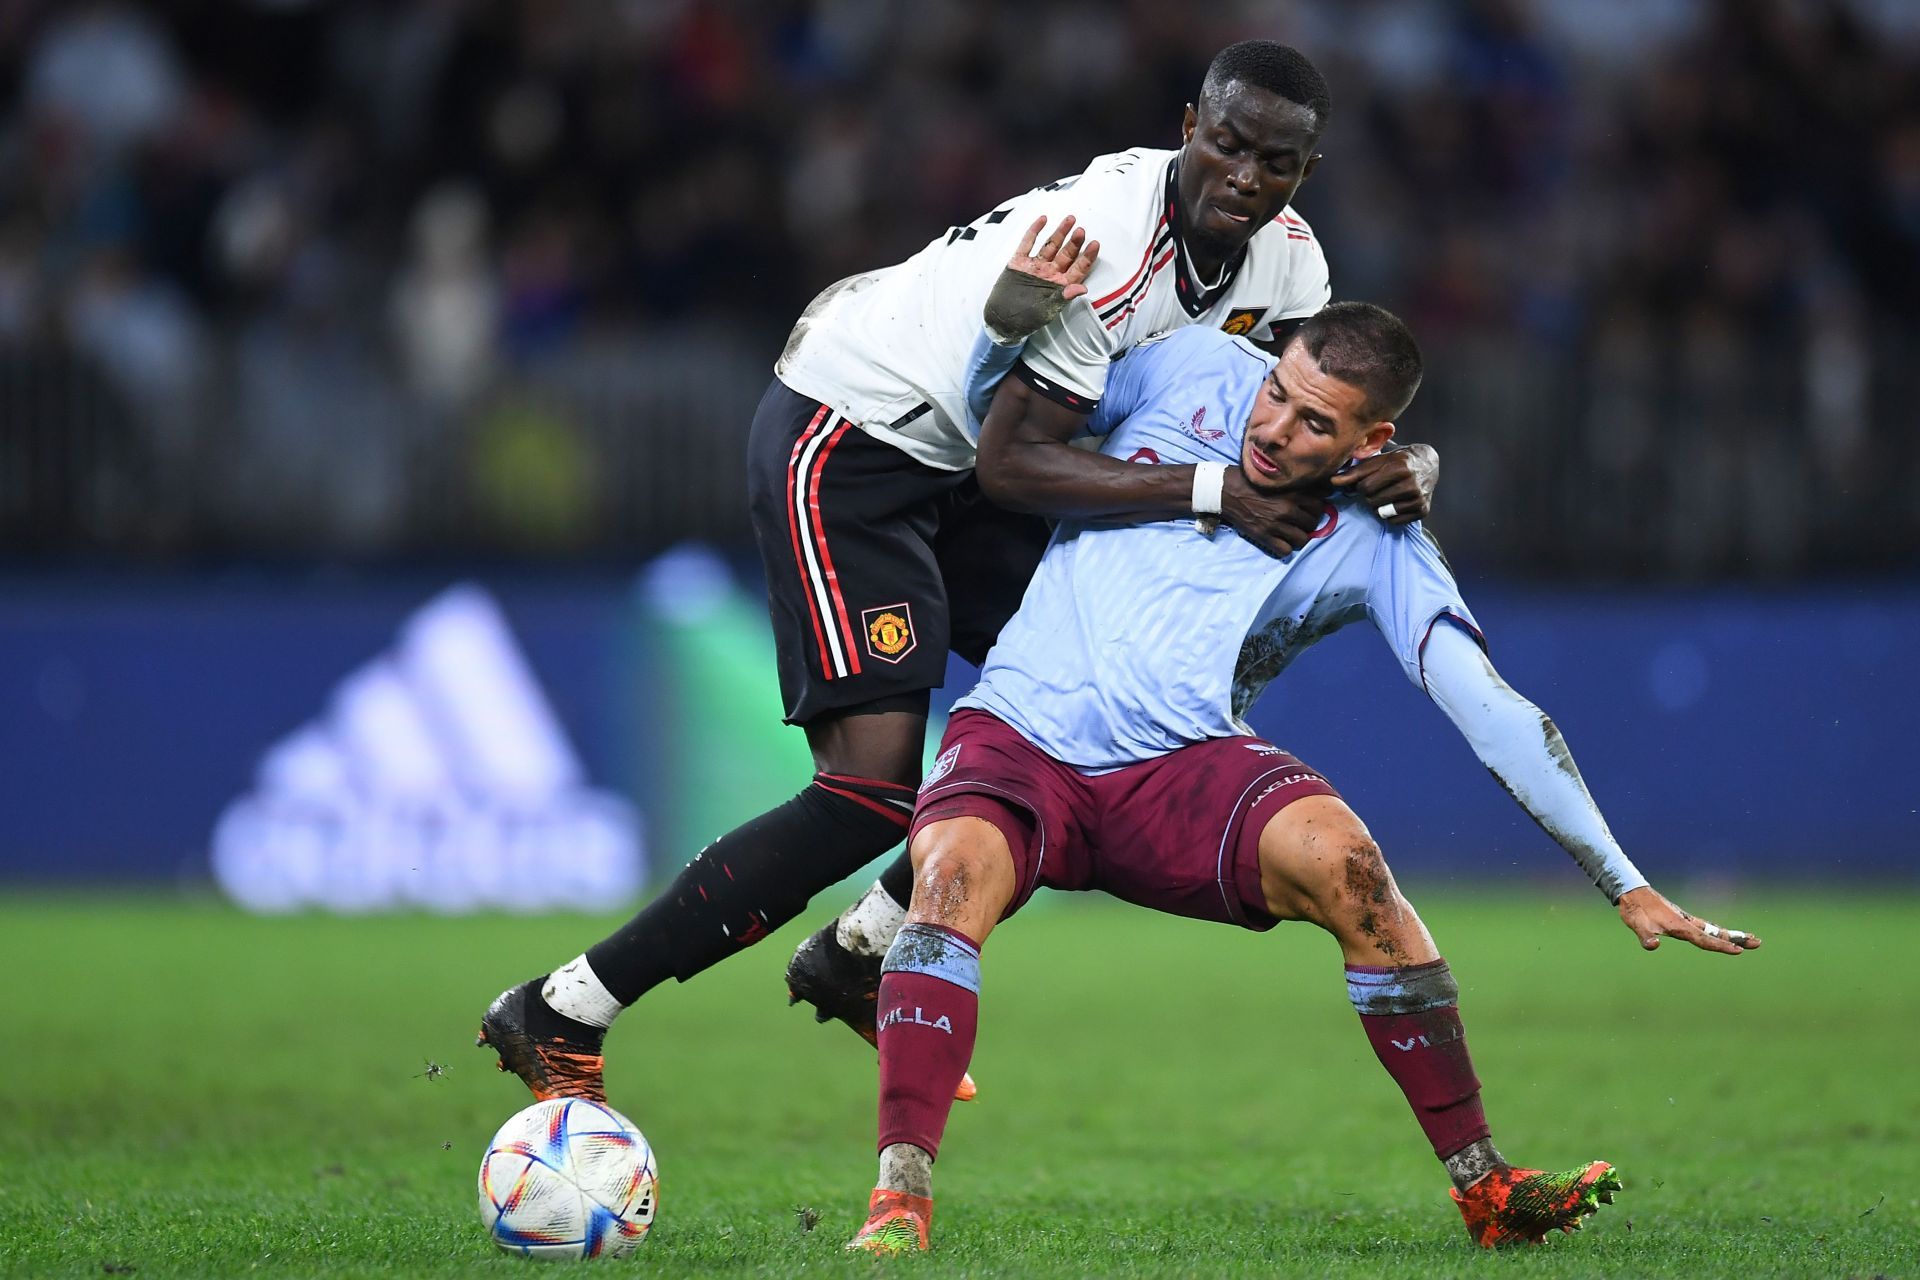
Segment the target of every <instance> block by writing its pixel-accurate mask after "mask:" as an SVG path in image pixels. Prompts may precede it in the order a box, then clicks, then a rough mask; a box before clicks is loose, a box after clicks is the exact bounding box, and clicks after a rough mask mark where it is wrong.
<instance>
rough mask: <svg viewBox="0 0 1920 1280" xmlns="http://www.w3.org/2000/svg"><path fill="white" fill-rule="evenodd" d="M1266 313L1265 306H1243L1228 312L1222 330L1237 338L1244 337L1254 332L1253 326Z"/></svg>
mask: <svg viewBox="0 0 1920 1280" xmlns="http://www.w3.org/2000/svg"><path fill="white" fill-rule="evenodd" d="M1265 314H1267V309H1266V308H1265V307H1241V308H1239V309H1238V310H1236V311H1231V312H1228V313H1227V319H1226V323H1224V324H1222V325H1221V326H1220V330H1221V332H1223V333H1230V334H1232V335H1233V336H1234V337H1236V338H1238V337H1244V336H1245V335H1246V334H1249V333H1252V332H1253V326H1255V325H1257V324H1259V323H1260V317H1261V316H1263V315H1265Z"/></svg>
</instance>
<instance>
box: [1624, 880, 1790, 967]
mask: <svg viewBox="0 0 1920 1280" xmlns="http://www.w3.org/2000/svg"><path fill="white" fill-rule="evenodd" d="M1620 919H1621V920H1623V921H1625V922H1626V926H1627V928H1629V929H1631V930H1633V932H1634V936H1635V937H1637V938H1639V939H1640V945H1641V946H1643V947H1645V948H1646V949H1647V950H1649V951H1652V950H1654V949H1655V948H1657V947H1658V946H1659V945H1660V939H1661V938H1678V939H1680V940H1681V941H1682V942H1691V943H1692V944H1693V945H1694V946H1696V947H1699V948H1700V949H1701V950H1702V951H1718V952H1721V953H1723V954H1725V955H1730V956H1737V955H1739V954H1740V953H1741V952H1742V951H1752V950H1753V949H1754V948H1755V947H1758V946H1759V945H1760V939H1759V938H1757V937H1755V936H1754V935H1753V934H1751V933H1747V932H1746V931H1745V930H1742V929H1723V928H1721V927H1720V926H1719V925H1717V924H1712V923H1709V922H1708V921H1705V920H1701V919H1698V918H1696V917H1694V916H1690V915H1688V914H1687V913H1686V912H1684V911H1682V910H1681V909H1680V908H1679V907H1677V906H1675V905H1674V904H1673V903H1671V902H1668V901H1667V900H1666V898H1664V897H1663V896H1661V894H1660V893H1659V892H1658V891H1657V890H1655V889H1654V888H1653V887H1652V886H1651V885H1645V886H1642V887H1641V888H1638V889H1631V890H1628V891H1627V892H1626V893H1623V894H1621V895H1620Z"/></svg>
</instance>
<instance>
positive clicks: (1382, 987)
mask: <svg viewBox="0 0 1920 1280" xmlns="http://www.w3.org/2000/svg"><path fill="white" fill-rule="evenodd" d="M1347 992H1348V995H1349V996H1350V997H1351V998H1352V1000H1353V1007H1354V1008H1355V1009H1356V1010H1357V1011H1358V1012H1359V1014H1360V1025H1361V1026H1362V1027H1363V1028H1365V1029H1366V1033H1367V1040H1368V1041H1369V1042H1370V1043H1371V1044H1372V1045H1373V1051H1374V1053H1375V1054H1376V1055H1377V1056H1378V1057H1379V1059H1380V1065H1381V1066H1383V1067H1385V1068H1386V1069H1387V1074H1388V1075H1390V1076H1392V1077H1393V1082H1394V1083H1395V1084H1397V1085H1399V1086H1400V1092H1402V1093H1404V1094H1406V1095H1407V1105H1408V1106H1410V1107H1412V1108H1413V1115H1414V1118H1415V1119H1417V1120H1418V1121H1419V1122H1420V1127H1421V1128H1422V1129H1424V1130H1425V1131H1426V1134H1427V1140H1428V1141H1429V1142H1431V1143H1433V1153H1434V1154H1435V1155H1437V1156H1439V1157H1440V1158H1441V1159H1442V1160H1445V1159H1446V1158H1447V1157H1448V1156H1450V1155H1453V1154H1454V1153H1455V1152H1457V1151H1459V1150H1461V1149H1462V1148H1464V1147H1466V1146H1468V1145H1469V1144H1471V1143H1474V1142H1477V1141H1479V1140H1480V1139H1481V1138H1485V1137H1488V1136H1490V1132H1491V1131H1490V1130H1489V1129H1488V1128H1487V1114H1486V1111H1485V1109H1484V1108H1482V1107H1481V1105H1480V1080H1479V1078H1478V1077H1476V1076H1475V1075H1474V1074H1473V1059H1472V1057H1471V1056H1469V1055H1468V1053H1467V1032H1466V1028H1465V1027H1463V1026H1462V1025H1461V1023H1460V1010H1459V1007H1458V1000H1459V988H1458V987H1457V986H1456V985H1455V984H1454V981H1453V975H1452V973H1451V972H1449V971H1448V969H1447V962H1446V961H1445V960H1435V961H1433V962H1432V963H1431V964H1423V965H1412V966H1409V967H1406V968H1377V967H1374V966H1371V965H1348V966H1347Z"/></svg>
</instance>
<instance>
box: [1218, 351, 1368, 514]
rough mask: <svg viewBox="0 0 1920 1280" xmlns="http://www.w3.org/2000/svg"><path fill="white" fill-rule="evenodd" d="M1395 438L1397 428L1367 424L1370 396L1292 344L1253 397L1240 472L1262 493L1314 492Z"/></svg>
mask: <svg viewBox="0 0 1920 1280" xmlns="http://www.w3.org/2000/svg"><path fill="white" fill-rule="evenodd" d="M1392 438H1393V424H1392V423H1391V422H1375V421H1373V420H1372V419H1370V418H1369V417H1368V416H1367V393H1366V392H1364V391H1362V390H1361V389H1360V388H1359V387H1356V386H1354V385H1353V384H1352V383H1351V382H1343V381H1341V380H1340V379H1339V378H1336V377H1334V376H1332V375H1331V374H1327V373H1323V372H1321V370H1320V366H1319V365H1318V364H1316V363H1315V362H1314V360H1313V357H1311V356H1309V355H1308V354H1307V348H1306V345H1305V344H1304V343H1300V342H1291V343H1288V344H1287V349H1286V351H1285V352H1283V353H1282V354H1281V356H1280V363H1278V364H1276V365H1274V366H1273V372H1271V373H1269V374H1268V375H1267V380H1266V382H1265V383H1264V384H1263V385H1262V386H1261V388H1260V393H1259V394H1258V395H1257V396H1255V397H1254V401H1253V412H1252V413H1251V414H1249V415H1247V435H1246V439H1245V440H1244V441H1242V443H1241V445H1240V469H1241V471H1243V472H1245V473H1246V477H1247V482H1248V483H1249V484H1251V485H1252V486H1253V487H1254V488H1256V489H1265V490H1268V491H1269V492H1272V491H1277V490H1281V489H1305V488H1311V487H1313V486H1315V485H1318V484H1321V483H1322V482H1324V481H1326V480H1327V479H1329V478H1330V477H1331V476H1332V475H1333V473H1334V472H1336V471H1338V470H1339V469H1340V468H1341V467H1344V466H1346V465H1347V462H1348V460H1350V459H1352V458H1366V457H1371V456H1372V455H1374V454H1376V453H1378V452H1380V449H1381V447H1382V446H1383V445H1385V444H1386V443H1387V441H1388V440H1391V439H1392Z"/></svg>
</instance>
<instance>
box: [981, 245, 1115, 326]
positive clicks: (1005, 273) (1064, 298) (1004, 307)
mask: <svg viewBox="0 0 1920 1280" xmlns="http://www.w3.org/2000/svg"><path fill="white" fill-rule="evenodd" d="M1073 221H1074V219H1073V215H1072V214H1068V215H1067V216H1066V217H1065V218H1063V219H1061V222H1060V225H1059V226H1057V227H1055V228H1054V229H1053V234H1052V235H1050V236H1048V237H1047V240H1046V243H1045V244H1043V245H1041V246H1040V248H1039V249H1038V250H1037V251H1036V250H1035V249H1034V247H1033V246H1034V241H1036V240H1038V239H1039V238H1040V232H1041V231H1042V230H1043V229H1044V228H1045V227H1046V225H1047V220H1046V218H1045V216H1044V215H1043V216H1041V217H1038V218H1035V219H1034V220H1033V225H1032V226H1030V227H1028V228H1027V233H1026V235H1024V236H1022V237H1020V245H1019V247H1018V248H1016V249H1015V250H1014V251H1013V257H1012V258H1010V259H1008V261H1007V265H1006V267H1005V269H1003V270H1002V271H1001V272H1000V278H999V279H998V280H995V281H994V282H993V291H992V292H991V293H989V294H988V295H987V309H986V321H987V328H988V330H989V331H991V332H992V334H993V337H994V340H995V341H996V342H999V343H1001V344H1002V345H1011V344H1012V343H1015V342H1018V341H1019V340H1021V339H1022V338H1025V337H1027V336H1028V335H1029V334H1033V333H1038V332H1039V331H1040V330H1041V329H1044V328H1046V326H1047V325H1048V324H1050V323H1052V321H1053V318H1054V317H1055V316H1057V315H1059V314H1060V313H1061V312H1062V311H1064V310H1065V309H1066V306H1067V304H1068V303H1069V302H1072V301H1073V300H1074V299H1075V298H1078V297H1080V296H1082V295H1083V294H1085V293H1086V291H1087V277H1088V276H1089V275H1091V274H1093V264H1094V263H1095V262H1096V261H1098V260H1099V258H1100V242H1099V241H1098V240H1089V239H1087V229H1086V228H1085V227H1076V226H1074V225H1073Z"/></svg>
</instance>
